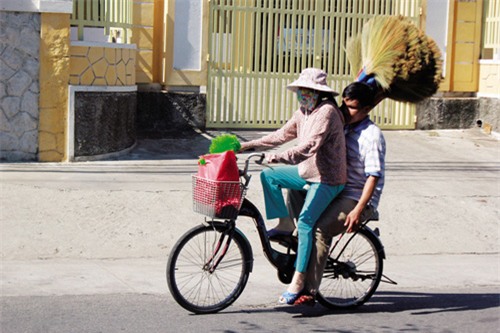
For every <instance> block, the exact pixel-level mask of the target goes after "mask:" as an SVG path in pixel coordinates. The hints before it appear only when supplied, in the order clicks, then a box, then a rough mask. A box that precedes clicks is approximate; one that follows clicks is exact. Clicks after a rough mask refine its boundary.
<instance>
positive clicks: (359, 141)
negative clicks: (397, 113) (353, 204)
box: [341, 117, 385, 208]
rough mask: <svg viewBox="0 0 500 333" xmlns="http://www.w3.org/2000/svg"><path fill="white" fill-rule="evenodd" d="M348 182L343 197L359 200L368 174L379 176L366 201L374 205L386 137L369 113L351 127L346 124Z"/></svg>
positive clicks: (379, 191) (381, 177) (380, 183)
mask: <svg viewBox="0 0 500 333" xmlns="http://www.w3.org/2000/svg"><path fill="white" fill-rule="evenodd" d="M345 135H346V145H347V184H346V186H345V188H344V191H343V192H342V194H341V196H342V197H347V198H349V199H353V200H356V201H358V200H359V198H360V197H361V194H362V193H363V187H364V186H365V182H366V179H367V178H368V176H376V177H379V179H378V182H377V186H376V188H375V191H374V193H373V195H372V198H371V200H370V201H369V203H368V204H370V205H372V206H373V207H374V208H377V206H378V204H379V201H380V195H381V194H382V189H383V187H384V173H385V140H384V136H383V135H382V131H381V130H380V128H379V127H378V126H377V125H375V124H374V123H373V122H372V121H371V120H370V118H369V117H366V118H365V119H363V120H362V121H361V122H359V123H358V124H354V126H353V127H351V126H346V129H345Z"/></svg>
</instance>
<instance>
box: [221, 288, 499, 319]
mask: <svg viewBox="0 0 500 333" xmlns="http://www.w3.org/2000/svg"><path fill="white" fill-rule="evenodd" d="M499 306H500V293H417V292H391V291H381V292H377V293H376V294H375V295H374V296H373V297H372V298H371V299H370V301H369V302H368V303H366V304H364V305H362V306H359V307H356V308H352V309H329V308H326V307H324V306H322V305H321V304H319V303H316V305H315V306H314V307H312V306H306V305H304V306H276V307H272V308H262V309H256V308H251V309H242V310H239V311H233V312H231V311H227V310H224V311H222V312H220V314H223V313H237V312H245V313H267V312H276V311H283V312H287V313H290V314H292V315H294V317H321V316H329V315H339V314H357V315H361V314H363V313H383V312H386V313H387V312H388V313H398V312H408V311H410V313H411V315H416V316H418V315H428V314H436V313H444V312H460V311H475V310H484V309H489V308H495V307H499Z"/></svg>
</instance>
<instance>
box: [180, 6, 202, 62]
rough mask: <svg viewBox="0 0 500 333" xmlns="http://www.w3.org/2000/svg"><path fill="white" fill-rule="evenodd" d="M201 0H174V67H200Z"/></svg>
mask: <svg viewBox="0 0 500 333" xmlns="http://www.w3.org/2000/svg"><path fill="white" fill-rule="evenodd" d="M202 7H203V3H202V0H175V24H174V69H176V70H200V69H201V29H202V9H203V8H202Z"/></svg>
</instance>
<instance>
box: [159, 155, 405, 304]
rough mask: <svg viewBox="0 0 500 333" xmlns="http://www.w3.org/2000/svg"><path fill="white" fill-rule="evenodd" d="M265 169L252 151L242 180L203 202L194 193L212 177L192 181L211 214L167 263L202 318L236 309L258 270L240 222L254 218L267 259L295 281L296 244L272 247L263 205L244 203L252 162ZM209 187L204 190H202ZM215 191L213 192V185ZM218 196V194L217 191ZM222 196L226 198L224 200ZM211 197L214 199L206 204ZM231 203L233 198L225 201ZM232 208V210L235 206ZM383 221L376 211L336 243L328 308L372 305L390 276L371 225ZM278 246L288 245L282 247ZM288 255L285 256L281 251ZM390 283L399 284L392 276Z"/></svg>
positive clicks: (287, 241)
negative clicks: (385, 272) (260, 207)
mask: <svg viewBox="0 0 500 333" xmlns="http://www.w3.org/2000/svg"><path fill="white" fill-rule="evenodd" d="M256 157H258V158H259V159H258V160H256V161H255V163H257V164H262V161H263V159H264V155H263V154H261V153H252V154H250V155H248V157H247V158H246V160H245V167H244V169H243V170H240V176H241V178H240V182H227V184H216V187H215V188H216V189H217V190H216V191H213V190H212V189H213V186H212V189H209V191H208V192H206V193H203V196H204V197H203V198H202V199H203V200H201V201H203V204H202V205H200V206H201V207H200V206H198V205H197V204H196V203H197V202H198V201H199V200H200V199H199V198H195V193H198V194H200V192H204V190H206V188H205V187H203V186H205V185H204V184H203V183H200V182H204V181H205V180H202V179H199V178H197V177H196V176H193V196H194V201H193V202H194V205H193V208H194V210H195V211H196V212H199V213H202V214H204V215H207V216H209V217H211V220H207V219H205V221H204V223H203V224H200V225H198V226H195V227H193V228H192V229H190V230H188V231H187V232H186V233H185V234H184V235H183V236H181V238H180V239H179V240H178V241H177V243H176V244H175V245H174V247H173V248H172V252H171V254H170V256H169V259H168V263H167V270H166V274H167V283H168V288H169V290H170V292H171V294H172V296H173V297H174V299H175V300H176V302H177V303H178V304H179V305H180V306H182V307H183V308H185V309H186V310H188V311H190V312H193V313H196V314H207V313H215V312H218V311H221V310H223V309H225V308H227V307H228V306H230V305H231V304H232V303H233V302H234V301H236V299H238V297H239V296H240V295H241V293H242V292H243V289H244V288H245V286H246V284H247V281H248V277H249V275H250V273H251V272H252V267H253V251H252V247H251V245H250V243H249V241H248V240H247V238H246V237H245V235H244V234H243V232H242V231H241V230H240V229H238V228H236V222H237V220H238V217H240V216H246V217H250V218H252V219H253V221H254V224H255V227H256V228H257V232H258V235H259V238H260V241H261V245H262V248H263V251H264V254H265V255H266V257H267V259H268V261H269V262H270V263H271V264H272V265H273V266H274V267H275V268H276V269H277V271H278V278H279V280H280V281H281V282H282V283H285V284H289V283H290V282H291V279H292V276H293V273H294V270H295V268H294V263H295V258H296V249H297V239H296V238H295V237H292V236H287V237H282V238H281V239H278V240H277V241H273V242H271V240H270V239H269V238H268V237H267V231H266V226H265V222H264V219H263V217H262V215H261V213H260V212H259V210H258V209H257V207H256V206H255V205H254V204H253V203H251V202H250V201H249V200H248V199H246V198H245V194H246V191H247V190H248V185H249V183H250V179H251V175H250V174H249V173H248V168H249V163H250V160H252V159H254V158H256ZM201 184H203V186H202V187H201V188H200V185H201ZM207 188H208V187H207ZM212 192H216V193H215V194H214V193H212ZM235 195H236V196H237V197H238V203H237V204H236V206H229V207H227V206H226V207H221V206H220V205H219V206H217V204H214V203H215V202H219V203H220V202H225V200H226V199H227V198H228V197H234V196H235ZM222 196H225V197H226V199H225V198H223V197H222ZM207 197H210V198H209V199H208V200H205V199H206V198H207ZM226 201H227V200H226ZM228 208H229V209H228ZM374 220H378V214H375V215H374V216H372V217H371V218H369V219H368V220H366V221H364V222H363V223H362V224H361V226H360V228H359V229H358V230H357V231H356V232H354V233H352V234H341V235H340V236H338V237H337V238H336V239H334V241H333V242H332V246H331V249H330V253H329V256H328V260H327V264H326V268H325V271H324V274H323V279H322V282H321V285H320V288H319V291H318V294H317V296H316V298H317V300H318V302H319V303H320V304H322V305H323V306H325V307H328V308H351V307H356V306H360V305H362V304H364V303H365V302H367V301H368V300H369V299H370V297H371V296H372V295H373V293H374V292H375V291H376V289H377V287H378V285H379V283H380V281H381V280H382V277H383V274H382V271H383V260H384V259H385V252H384V248H383V246H382V243H381V241H380V239H379V237H378V229H375V230H372V229H370V228H369V227H368V226H367V224H368V222H370V221H374ZM271 243H277V244H279V245H280V246H282V247H284V248H285V249H286V251H283V248H279V249H276V248H274V247H273V246H272V245H271ZM280 250H281V251H280ZM386 279H387V280H386V281H384V282H389V283H394V284H395V282H394V281H392V280H390V279H388V278H386Z"/></svg>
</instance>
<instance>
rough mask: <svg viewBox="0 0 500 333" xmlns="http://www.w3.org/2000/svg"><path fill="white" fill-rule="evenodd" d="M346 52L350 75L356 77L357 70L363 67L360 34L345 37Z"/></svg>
mask: <svg viewBox="0 0 500 333" xmlns="http://www.w3.org/2000/svg"><path fill="white" fill-rule="evenodd" d="M346 54H347V60H348V61H349V65H350V66H351V75H352V76H353V77H354V78H356V76H357V75H358V71H359V70H360V69H361V68H362V67H363V62H362V60H361V34H357V35H356V36H354V37H350V38H348V39H347V44H346Z"/></svg>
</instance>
